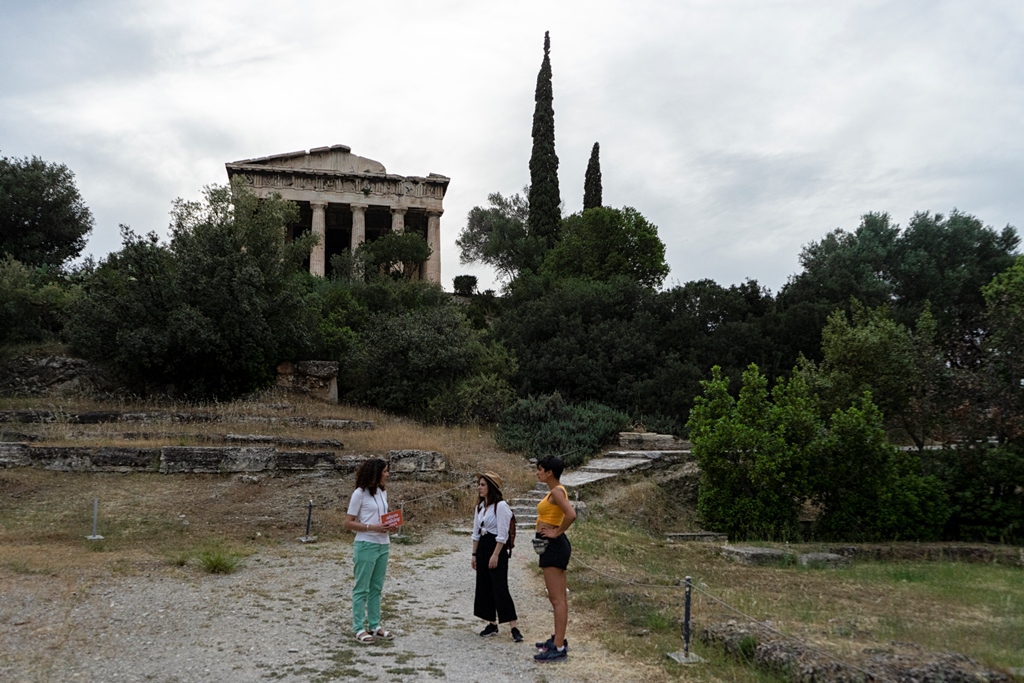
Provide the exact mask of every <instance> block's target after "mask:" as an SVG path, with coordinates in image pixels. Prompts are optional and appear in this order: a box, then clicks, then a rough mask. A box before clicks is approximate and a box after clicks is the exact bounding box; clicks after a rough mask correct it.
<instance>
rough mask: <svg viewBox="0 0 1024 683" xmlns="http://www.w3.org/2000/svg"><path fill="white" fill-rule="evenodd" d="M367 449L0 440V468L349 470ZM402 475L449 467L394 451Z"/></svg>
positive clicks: (432, 476) (423, 475)
mask: <svg viewBox="0 0 1024 683" xmlns="http://www.w3.org/2000/svg"><path fill="white" fill-rule="evenodd" d="M369 457H374V456H368V455H342V456H339V455H338V454H337V453H335V452H334V451H302V450H278V449H276V448H273V447H270V446H163V447H155V448H135V447H123V446H117V447H113V446H100V447H89V446H34V445H29V444H27V443H0V469H3V468H12V467H38V468H41V469H47V470H56V471H61V472H124V473H127V472H154V473H156V472H159V473H161V474H234V473H252V472H282V473H285V472H309V471H317V470H319V471H323V472H334V473H337V474H349V473H352V472H354V471H355V470H356V468H357V467H359V465H360V463H362V462H363V461H364V460H366V459H367V458H369ZM388 458H389V459H390V460H391V463H392V464H391V467H392V471H393V472H395V474H397V475H398V476H399V477H403V478H404V477H407V478H411V479H425V480H429V481H433V480H436V479H439V478H441V477H442V476H443V475H444V474H445V472H446V471H447V468H448V463H447V462H446V460H445V458H444V456H443V455H441V454H440V453H436V452H434V451H411V450H410V451H392V452H391V453H389V454H388Z"/></svg>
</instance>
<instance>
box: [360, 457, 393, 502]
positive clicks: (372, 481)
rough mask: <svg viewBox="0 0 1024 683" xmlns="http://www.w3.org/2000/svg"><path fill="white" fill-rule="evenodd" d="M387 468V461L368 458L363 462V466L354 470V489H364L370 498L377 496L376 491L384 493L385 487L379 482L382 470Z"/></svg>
mask: <svg viewBox="0 0 1024 683" xmlns="http://www.w3.org/2000/svg"><path fill="white" fill-rule="evenodd" d="M387 468H388V461H387V460H382V459H381V458H370V459H369V460H364V461H363V464H362V465H360V466H359V469H358V470H356V488H357V489H365V490H366V491H368V492H369V494H370V495H371V496H375V495H377V489H380V490H381V491H386V490H387V487H386V486H384V482H383V481H381V479H382V477H383V475H384V470H386V469H387Z"/></svg>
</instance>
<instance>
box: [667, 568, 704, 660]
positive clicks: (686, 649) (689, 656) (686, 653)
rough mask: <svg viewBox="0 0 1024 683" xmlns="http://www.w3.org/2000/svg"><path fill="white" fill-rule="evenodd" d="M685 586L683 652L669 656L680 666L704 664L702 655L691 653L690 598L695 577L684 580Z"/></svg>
mask: <svg viewBox="0 0 1024 683" xmlns="http://www.w3.org/2000/svg"><path fill="white" fill-rule="evenodd" d="M683 586H684V588H685V591H686V599H685V601H684V605H685V607H684V608H683V622H682V623H681V624H680V626H682V628H683V651H682V652H670V653H668V656H669V657H671V658H672V659H674V660H675V661H677V662H679V663H680V664H697V663H699V662H703V661H704V659H703V658H702V657H701V656H700V655H695V654H693V653H692V652H690V596H691V594H692V590H693V577H691V576H687V577H686V578H685V579H684V580H683Z"/></svg>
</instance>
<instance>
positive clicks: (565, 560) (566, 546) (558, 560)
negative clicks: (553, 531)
mask: <svg viewBox="0 0 1024 683" xmlns="http://www.w3.org/2000/svg"><path fill="white" fill-rule="evenodd" d="M537 536H538V537H539V536H540V534H537ZM571 555H572V544H571V543H569V539H568V538H567V537H566V535H565V534H562V535H561V536H559V537H557V538H549V539H548V547H547V549H546V550H545V551H544V553H543V554H542V555H541V556H540V566H541V567H558V568H559V569H567V568H568V567H569V557H570V556H571Z"/></svg>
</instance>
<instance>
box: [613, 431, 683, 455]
mask: <svg viewBox="0 0 1024 683" xmlns="http://www.w3.org/2000/svg"><path fill="white" fill-rule="evenodd" d="M619 446H620V447H622V448H625V449H637V450H654V451H662V450H680V449H682V450H688V449H689V448H690V442H689V441H685V440H683V439H677V438H676V437H674V436H672V435H671V434H655V433H653V432H619Z"/></svg>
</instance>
